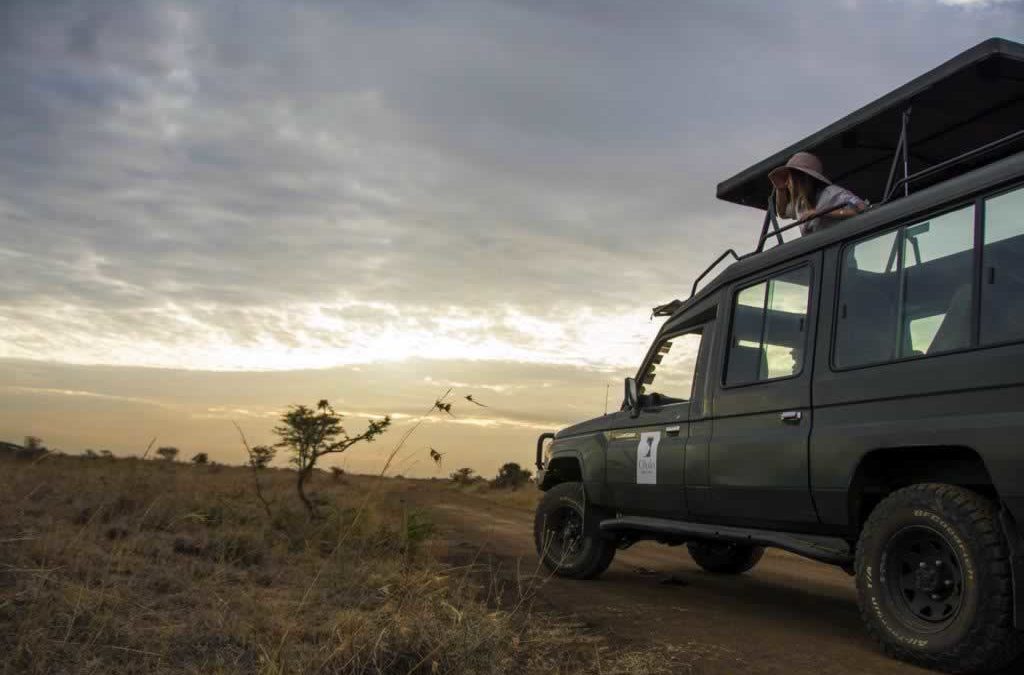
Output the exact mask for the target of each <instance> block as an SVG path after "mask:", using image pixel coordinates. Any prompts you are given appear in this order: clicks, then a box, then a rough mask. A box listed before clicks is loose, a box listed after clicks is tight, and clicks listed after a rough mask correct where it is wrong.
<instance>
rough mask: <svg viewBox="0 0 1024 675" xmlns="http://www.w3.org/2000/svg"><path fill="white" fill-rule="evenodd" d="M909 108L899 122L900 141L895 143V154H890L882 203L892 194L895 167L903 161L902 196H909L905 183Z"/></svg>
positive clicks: (907, 186)
mask: <svg viewBox="0 0 1024 675" xmlns="http://www.w3.org/2000/svg"><path fill="white" fill-rule="evenodd" d="M910 110H911V109H910V108H907V109H906V110H904V111H903V116H902V118H901V121H900V140H899V141H898V142H897V143H896V152H894V153H893V154H892V164H891V165H890V166H889V180H887V181H885V193H884V196H883V198H882V201H883V202H884V201H887V200H888V199H889V195H890V194H891V193H892V181H893V178H895V177H896V166H897V164H899V162H900V160H901V159H902V160H903V196H904V197H906V196H907V195H909V194H910V184H909V183H907V182H906V181H907V176H908V175H909V172H910V162H909V161H908V159H907V126H908V125H909V123H910Z"/></svg>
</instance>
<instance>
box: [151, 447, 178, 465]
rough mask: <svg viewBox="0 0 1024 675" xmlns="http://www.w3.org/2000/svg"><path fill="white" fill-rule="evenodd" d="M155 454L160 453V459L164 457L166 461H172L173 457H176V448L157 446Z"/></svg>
mask: <svg viewBox="0 0 1024 675" xmlns="http://www.w3.org/2000/svg"><path fill="white" fill-rule="evenodd" d="M156 454H158V455H160V458H161V459H164V460H166V461H168V462H173V461H174V460H175V459H177V458H178V449H177V448H175V447H173V446H169V445H166V446H164V447H162V448H157V449H156Z"/></svg>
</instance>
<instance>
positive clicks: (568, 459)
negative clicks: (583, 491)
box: [539, 452, 585, 491]
mask: <svg viewBox="0 0 1024 675" xmlns="http://www.w3.org/2000/svg"><path fill="white" fill-rule="evenodd" d="M584 475H585V474H584V472H583V458H582V457H581V456H580V455H579V453H577V452H562V453H558V454H556V455H553V456H552V457H551V459H549V460H548V462H547V464H546V465H545V466H544V476H543V478H542V479H541V483H540V485H539V487H540V489H541V490H544V491H547V490H550V489H551V488H553V487H554V486H556V485H558V484H560V483H568V482H579V483H583V477H584Z"/></svg>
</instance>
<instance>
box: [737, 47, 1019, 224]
mask: <svg viewBox="0 0 1024 675" xmlns="http://www.w3.org/2000/svg"><path fill="white" fill-rule="evenodd" d="M908 108H911V109H912V111H911V114H910V117H909V123H908V126H907V147H908V151H909V158H908V159H909V164H910V171H909V172H910V173H914V172H917V171H921V170H922V169H926V168H928V167H930V166H934V165H936V164H938V163H939V162H942V161H944V160H948V159H951V158H953V157H957V156H959V155H961V154H963V153H965V152H968V151H971V150H975V149H976V148H978V147H979V146H983V145H986V144H988V143H992V142H994V141H997V140H999V139H1002V138H1004V137H1006V136H1008V135H1009V134H1012V133H1014V132H1017V131H1020V130H1021V129H1022V128H1024V45H1021V44H1019V43H1016V42H1010V41H1008V40H1002V39H999V38H992V39H990V40H986V41H985V42H982V43H981V44H979V45H977V46H975V47H972V48H971V49H968V50H967V51H965V52H963V53H962V54H960V55H959V56H956V57H954V58H952V59H950V60H949V61H947V62H946V63H944V64H942V65H941V66H939V67H938V68H936V69H934V70H932V71H930V72H928V73H925V74H924V75H922V76H920V77H918V78H917V79H915V80H911V81H910V82H908V83H907V84H905V85H903V86H902V87H900V88H898V89H896V90H894V91H892V92H890V93H888V94H886V95H885V96H883V97H882V98H880V99H878V100H876V101H874V102H873V103H869V104H868V105H866V106H864V107H863V108H861V109H860V110H857V111H856V112H854V113H852V114H850V115H847V116H846V117H844V118H843V119H841V120H839V121H838V122H835V123H834V124H831V125H829V126H827V127H825V128H824V129H822V130H821V131H819V132H817V133H815V134H812V135H810V136H808V137H807V138H805V139H803V140H801V141H799V142H797V143H794V144H793V145H791V146H789V147H788V148H786V149H785V150H782V151H780V152H778V153H776V154H774V155H772V156H771V157H768V158H767V159H765V160H762V161H760V162H758V163H757V164H755V165H754V166H752V167H750V168H749V169H746V170H744V171H741V172H740V173H738V174H736V175H735V176H733V177H732V178H730V179H728V180H725V181H723V182H721V183H719V184H718V197H719V199H724V200H726V201H730V202H734V203H736V204H745V205H747V206H753V207H756V208H760V209H764V208H767V204H768V197H769V194H770V193H771V186H770V184H769V182H768V172H769V171H771V170H772V169H773V168H775V167H777V166H780V165H782V164H785V163H786V160H787V159H789V157H790V156H791V155H792V154H793V153H795V152H798V151H800V150H805V151H808V152H813V153H814V154H816V155H818V157H820V158H821V160H822V162H823V163H824V165H825V172H826V174H827V175H828V177H829V178H831V179H832V180H833V181H834V182H835V183H838V184H839V185H842V186H843V187H846V188H848V189H850V190H852V191H853V192H854V193H855V194H857V195H860V196H861V197H864V198H867V199H870V200H871V201H873V202H876V203H877V202H880V201H882V198H883V192H884V191H885V187H886V181H887V179H888V177H889V171H890V166H891V164H892V161H893V156H894V154H895V151H896V148H897V143H898V141H899V137H900V129H901V124H902V115H903V112H904V111H905V110H907V109H908ZM1022 146H1024V143H1019V142H1016V143H1014V144H1012V145H1004V146H1001V147H999V148H998V149H995V150H994V151H993V152H991V153H987V154H986V155H984V157H978V158H977V160H975V161H974V163H972V164H967V165H964V164H959V165H958V166H957V169H956V170H957V172H963V171H964V170H966V169H968V168H971V167H973V166H977V165H979V164H980V163H985V162H991V161H993V160H994V159H996V158H998V157H1000V156H1005V155H1007V154H1009V153H1010V152H1016V151H1019V150H1020V149H1021V147H1022ZM902 175H903V172H902V164H901V165H900V169H899V170H898V171H897V174H896V178H897V179H898V178H901V177H902ZM948 177H949V175H948V174H946V175H935V176H932V177H931V181H930V182H935V181H936V180H941V179H943V178H948ZM917 187H921V186H919V185H915V186H914V187H912V188H911V189H915V188H917Z"/></svg>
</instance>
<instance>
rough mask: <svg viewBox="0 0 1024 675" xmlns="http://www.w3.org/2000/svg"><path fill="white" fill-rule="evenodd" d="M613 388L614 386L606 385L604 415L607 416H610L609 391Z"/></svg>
mask: <svg viewBox="0 0 1024 675" xmlns="http://www.w3.org/2000/svg"><path fill="white" fill-rule="evenodd" d="M611 386H612V385H610V384H605V385H604V414H605V415H607V414H608V389H610V388H611Z"/></svg>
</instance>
